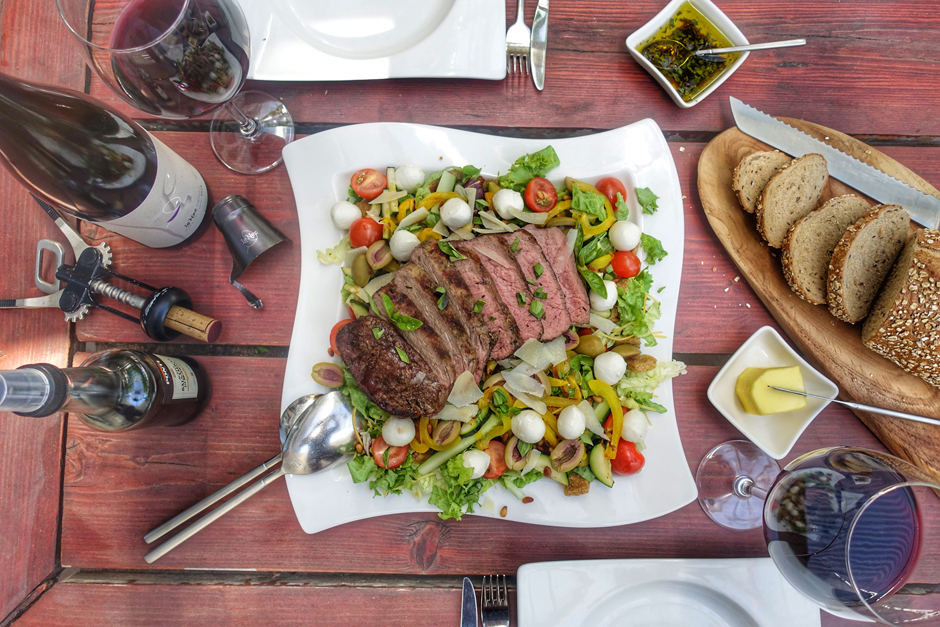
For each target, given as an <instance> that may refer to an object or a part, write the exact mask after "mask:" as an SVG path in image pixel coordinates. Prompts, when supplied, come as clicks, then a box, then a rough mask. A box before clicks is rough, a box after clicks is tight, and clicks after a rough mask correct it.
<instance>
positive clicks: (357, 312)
mask: <svg viewBox="0 0 940 627" xmlns="http://www.w3.org/2000/svg"><path fill="white" fill-rule="evenodd" d="M349 308H350V309H352V310H353V315H354V316H356V317H357V318H361V317H363V316H368V315H369V308H368V307H366V306H365V305H363V304H361V303H358V302H356V301H354V300H351V301H349Z"/></svg>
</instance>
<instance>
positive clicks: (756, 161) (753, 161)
mask: <svg viewBox="0 0 940 627" xmlns="http://www.w3.org/2000/svg"><path fill="white" fill-rule="evenodd" d="M790 161H791V159H790V157H789V156H787V155H785V154H783V153H782V152H780V151H779V150H774V151H768V152H755V153H752V154H750V155H748V156H746V157H744V158H743V159H741V163H739V164H738V166H737V167H736V168H735V169H734V175H733V176H732V177H731V189H733V190H734V191H735V193H736V194H737V195H738V200H739V201H740V202H741V207H743V208H744V210H745V211H747V212H748V213H754V212H755V211H756V210H757V201H758V199H759V198H760V195H761V192H763V191H764V187H766V186H767V182H768V181H770V179H771V177H773V175H774V174H776V173H777V171H778V170H780V168H782V167H784V166H785V165H787V164H788V163H790Z"/></svg>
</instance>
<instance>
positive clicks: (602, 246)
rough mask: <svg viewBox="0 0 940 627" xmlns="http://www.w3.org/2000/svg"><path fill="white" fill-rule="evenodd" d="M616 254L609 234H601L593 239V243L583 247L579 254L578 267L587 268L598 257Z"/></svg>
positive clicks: (590, 242)
mask: <svg viewBox="0 0 940 627" xmlns="http://www.w3.org/2000/svg"><path fill="white" fill-rule="evenodd" d="M612 252H614V247H613V245H612V244H611V243H610V238H609V237H608V235H607V233H601V234H600V235H598V236H597V237H592V238H591V241H589V242H588V243H587V244H585V245H584V246H582V247H581V252H579V253H578V265H579V266H586V265H588V264H589V263H591V262H592V261H594V260H595V259H597V258H598V257H603V256H604V255H609V254H611V253H612Z"/></svg>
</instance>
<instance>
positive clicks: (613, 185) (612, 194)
mask: <svg viewBox="0 0 940 627" xmlns="http://www.w3.org/2000/svg"><path fill="white" fill-rule="evenodd" d="M594 187H596V188H597V191H599V192H600V193H602V194H604V196H606V197H607V200H609V201H610V206H611V207H616V206H617V193H618V192H619V193H620V195H621V196H623V201H624V202H626V201H627V188H626V187H624V186H623V183H621V182H620V179H615V178H614V177H612V176H608V177H607V178H604V179H601V180H599V181H598V182H597V185H595V186H594Z"/></svg>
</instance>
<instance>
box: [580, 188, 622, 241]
mask: <svg viewBox="0 0 940 627" xmlns="http://www.w3.org/2000/svg"><path fill="white" fill-rule="evenodd" d="M604 208H605V209H606V210H607V218H606V219H604V221H603V222H601V223H599V224H596V225H594V226H590V225H587V226H585V219H586V218H588V216H581V228H582V230H583V231H584V239H585V240H587V239H589V238H591V237H594V236H595V235H598V234H600V233H603V232H604V231H606V230H607V229H609V228H610V227H612V226H613V225H614V222H616V221H617V216H615V215H614V208H613V207H611V206H610V201H609V200H607V199H606V198H605V199H604Z"/></svg>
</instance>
